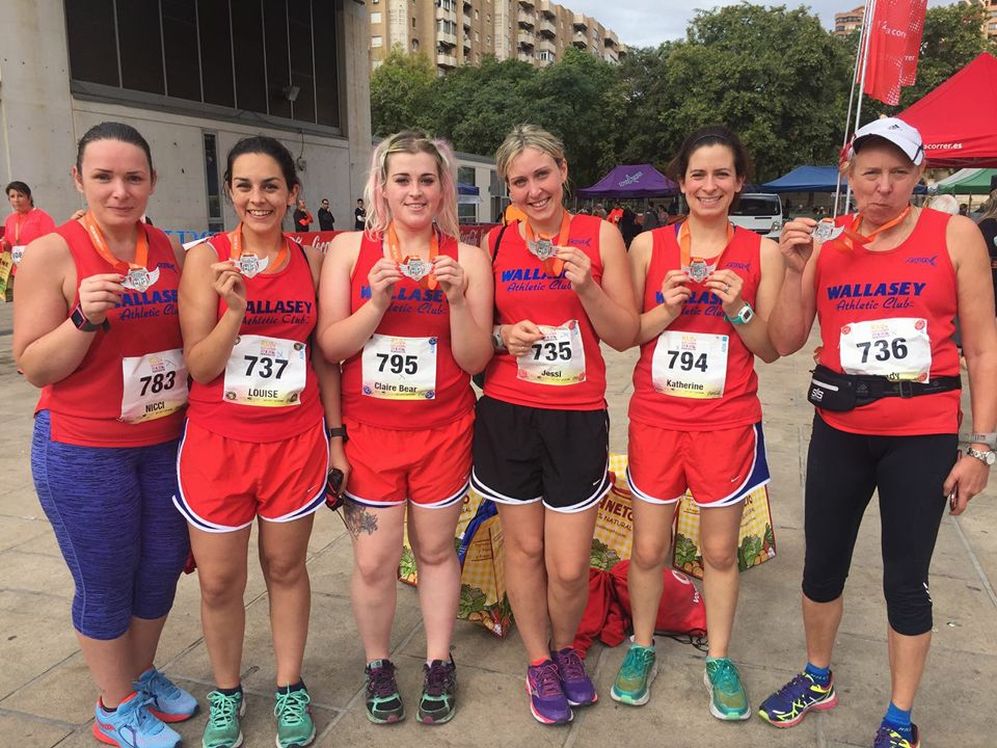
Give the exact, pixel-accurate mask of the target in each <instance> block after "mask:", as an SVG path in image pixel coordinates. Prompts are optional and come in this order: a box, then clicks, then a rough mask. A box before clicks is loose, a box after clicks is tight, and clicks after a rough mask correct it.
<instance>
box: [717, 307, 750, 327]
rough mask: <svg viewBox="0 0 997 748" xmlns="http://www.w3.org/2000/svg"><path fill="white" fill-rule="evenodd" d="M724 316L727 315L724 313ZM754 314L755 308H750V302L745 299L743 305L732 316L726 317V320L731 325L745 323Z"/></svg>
mask: <svg viewBox="0 0 997 748" xmlns="http://www.w3.org/2000/svg"><path fill="white" fill-rule="evenodd" d="M724 316H725V317H727V315H726V314H725V315H724ZM754 316H755V310H754V309H752V308H751V304H749V303H748V302H747V301H746V302H744V306H742V307H741V308H740V309H739V310H738V311H737V314H735V315H734V316H733V317H727V321H728V322H730V323H731V324H732V325H746V324H748V323H749V322H751V320H752V319H753V318H754Z"/></svg>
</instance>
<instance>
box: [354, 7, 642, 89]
mask: <svg viewBox="0 0 997 748" xmlns="http://www.w3.org/2000/svg"><path fill="white" fill-rule="evenodd" d="M367 5H368V7H369V9H370V51H371V69H372V70H374V69H376V68H377V66H378V65H380V64H381V62H383V60H384V58H385V57H387V56H388V53H389V52H391V50H392V49H393V48H395V47H401V48H402V49H404V50H406V51H409V52H423V53H425V54H426V55H428V56H429V58H430V59H431V60H432V61H433V62H434V63H435V64H436V67H437V70H438V71H439V73H440V74H441V75H443V74H444V73H446V72H447V71H448V70H451V69H453V68H455V67H457V66H458V65H467V64H476V63H479V62H481V59H482V58H483V57H484V56H486V55H494V56H495V57H496V58H498V59H499V60H508V59H518V60H522V61H524V62H528V63H530V64H532V65H536V66H538V67H544V66H546V65H550V64H552V63H554V62H556V61H557V60H559V59H561V57H562V56H563V55H564V50H565V49H567V48H568V47H576V48H578V49H582V50H584V51H586V52H588V53H590V54H593V55H595V56H596V57H600V58H602V59H604V60H606V61H608V62H613V63H615V62H619V61H620V59H621V58H622V57H623V56H624V55H625V54H626V47H625V45H623V44H621V43H620V40H619V37H618V36H617V34H616V32H615V31H613V30H612V29H609V28H607V27H605V26H603V25H602V24H601V23H599V21H597V20H596V19H594V18H591V17H590V16H586V15H584V14H582V13H575V12H574V11H572V10H571V9H569V8H566V7H564V6H561V5H558V4H557V3H552V2H550V0H368V3H367Z"/></svg>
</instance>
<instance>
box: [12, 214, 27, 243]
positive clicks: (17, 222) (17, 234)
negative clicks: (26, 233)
mask: <svg viewBox="0 0 997 748" xmlns="http://www.w3.org/2000/svg"><path fill="white" fill-rule="evenodd" d="M29 215H31V214H30V212H29V213H23V214H22V213H18V214H17V216H16V217H15V218H14V246H17V245H18V244H20V243H21V224H23V223H24V221H22V220H21V219H22V218H24V219H25V220H27V218H28V216H29Z"/></svg>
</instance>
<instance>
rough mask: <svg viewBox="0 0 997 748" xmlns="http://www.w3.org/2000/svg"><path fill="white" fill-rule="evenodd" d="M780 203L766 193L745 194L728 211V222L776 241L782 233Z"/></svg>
mask: <svg viewBox="0 0 997 748" xmlns="http://www.w3.org/2000/svg"><path fill="white" fill-rule="evenodd" d="M782 221H783V216H782V201H781V200H780V199H779V196H778V195H773V194H770V193H767V192H746V193H744V194H743V195H741V199H740V200H739V201H738V202H737V204H736V205H735V206H734V207H733V208H731V210H730V222H731V223H733V224H734V225H735V226H740V227H741V228H745V229H748V230H749V231H754V232H755V233H756V234H761V235H762V236H767V237H769V238H770V239H776V238H778V236H779V232H780V231H782Z"/></svg>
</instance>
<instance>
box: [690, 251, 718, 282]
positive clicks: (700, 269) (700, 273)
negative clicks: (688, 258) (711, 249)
mask: <svg viewBox="0 0 997 748" xmlns="http://www.w3.org/2000/svg"><path fill="white" fill-rule="evenodd" d="M712 270H713V268H711V267H710V266H709V265H708V264H707V263H706V260H704V259H702V258H701V257H697V258H695V259H693V261H692V262H690V263H689V271H688V272H689V277H690V278H692V280H693V281H695V282H696V283H702V282H703V281H704V280H706V279H707V278H708V277H709V275H710V271H712Z"/></svg>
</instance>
